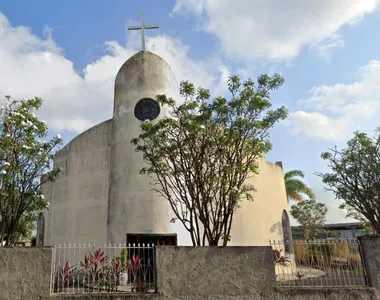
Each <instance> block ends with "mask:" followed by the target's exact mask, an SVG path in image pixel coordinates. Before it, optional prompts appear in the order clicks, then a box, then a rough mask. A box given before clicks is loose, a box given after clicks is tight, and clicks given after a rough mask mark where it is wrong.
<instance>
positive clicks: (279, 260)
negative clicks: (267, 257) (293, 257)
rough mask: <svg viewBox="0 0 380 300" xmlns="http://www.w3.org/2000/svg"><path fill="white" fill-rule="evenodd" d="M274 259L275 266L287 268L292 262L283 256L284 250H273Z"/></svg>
mask: <svg viewBox="0 0 380 300" xmlns="http://www.w3.org/2000/svg"><path fill="white" fill-rule="evenodd" d="M273 258H274V264H275V265H277V264H278V265H281V266H287V265H288V263H290V261H289V260H288V259H287V258H286V257H285V256H284V255H282V249H273Z"/></svg>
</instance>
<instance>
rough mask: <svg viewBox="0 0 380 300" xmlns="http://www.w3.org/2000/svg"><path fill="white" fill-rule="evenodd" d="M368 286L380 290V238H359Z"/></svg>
mask: <svg viewBox="0 0 380 300" xmlns="http://www.w3.org/2000/svg"><path fill="white" fill-rule="evenodd" d="M359 241H360V245H361V248H362V255H363V262H364V265H365V269H366V273H367V279H368V283H369V286H371V287H374V288H376V289H378V290H380V255H379V254H380V236H370V235H368V236H361V237H359Z"/></svg>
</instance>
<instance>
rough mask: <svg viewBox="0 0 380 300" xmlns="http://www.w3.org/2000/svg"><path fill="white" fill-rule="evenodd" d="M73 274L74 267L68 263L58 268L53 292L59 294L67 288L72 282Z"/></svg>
mask: <svg viewBox="0 0 380 300" xmlns="http://www.w3.org/2000/svg"><path fill="white" fill-rule="evenodd" d="M75 272H76V268H75V266H71V265H70V263H69V262H68V261H67V262H66V263H65V265H64V266H63V267H61V268H58V270H57V273H56V276H55V279H54V291H55V292H61V291H62V290H63V289H64V288H67V287H68V286H69V284H70V282H72V280H73V278H74V276H75Z"/></svg>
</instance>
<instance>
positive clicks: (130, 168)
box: [108, 51, 178, 243]
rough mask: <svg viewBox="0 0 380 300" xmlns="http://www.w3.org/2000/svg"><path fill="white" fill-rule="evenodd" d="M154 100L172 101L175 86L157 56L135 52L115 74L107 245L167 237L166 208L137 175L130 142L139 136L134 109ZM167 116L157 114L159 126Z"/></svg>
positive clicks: (137, 165)
mask: <svg viewBox="0 0 380 300" xmlns="http://www.w3.org/2000/svg"><path fill="white" fill-rule="evenodd" d="M158 94H167V95H168V96H170V97H176V95H177V94H178V84H177V81H176V79H175V77H174V74H173V72H172V70H171V69H170V67H169V65H168V64H167V63H166V62H165V61H164V60H163V59H162V58H161V57H159V56H157V55H155V54H153V53H151V52H147V51H141V52H139V53H137V54H135V55H134V56H132V57H131V58H130V59H129V60H127V61H126V62H125V63H124V65H123V66H122V67H121V69H120V70H119V72H118V74H117V76H116V82H115V100H114V101H115V102H114V116H113V132H112V142H111V174H110V184H111V185H110V199H109V208H108V242H110V243H114V242H120V241H125V238H126V234H127V233H169V232H170V231H169V227H170V226H169V225H170V222H169V221H170V209H169V204H168V202H167V201H166V200H165V199H163V198H162V197H159V195H158V194H157V193H155V192H153V191H152V185H150V182H151V181H150V178H149V177H148V176H142V175H139V170H140V169H141V168H142V167H143V166H144V165H145V164H144V162H143V160H142V158H141V154H140V153H137V152H136V151H135V148H134V146H133V145H132V144H131V140H132V139H133V138H134V137H137V135H138V134H139V132H140V125H141V121H139V120H138V119H136V117H135V116H134V107H135V105H136V103H137V102H138V101H139V100H140V99H142V98H152V99H155V98H156V96H157V95H158ZM165 116H167V111H161V113H160V115H159V117H158V118H157V119H156V120H159V119H160V118H162V117H165Z"/></svg>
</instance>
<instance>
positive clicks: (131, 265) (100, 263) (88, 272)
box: [77, 248, 147, 293]
mask: <svg viewBox="0 0 380 300" xmlns="http://www.w3.org/2000/svg"><path fill="white" fill-rule="evenodd" d="M123 250H125V251H124V254H125V255H121V257H124V259H126V256H127V254H126V253H128V249H126V248H125V249H123ZM122 253H123V251H122ZM121 257H120V258H118V257H113V258H109V257H108V256H107V255H105V254H104V252H103V251H102V250H101V249H98V250H96V251H94V253H88V254H85V257H84V260H83V261H81V262H80V268H79V269H78V270H77V274H78V277H82V280H81V282H82V283H83V284H84V286H85V287H86V288H88V289H89V290H90V291H94V290H106V291H117V286H118V285H119V276H120V273H122V272H125V271H131V273H132V275H133V279H134V288H133V291H135V292H137V293H142V292H146V291H147V289H146V284H145V280H144V278H145V277H146V273H147V269H146V270H143V265H142V261H143V259H142V258H140V257H139V255H135V254H133V255H132V258H131V259H130V260H125V261H124V264H125V266H123V263H122V260H121ZM140 275H142V278H141V276H140Z"/></svg>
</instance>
